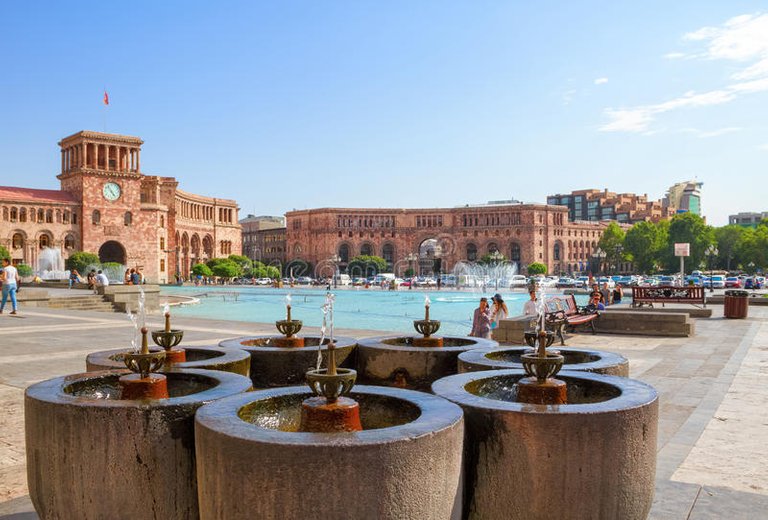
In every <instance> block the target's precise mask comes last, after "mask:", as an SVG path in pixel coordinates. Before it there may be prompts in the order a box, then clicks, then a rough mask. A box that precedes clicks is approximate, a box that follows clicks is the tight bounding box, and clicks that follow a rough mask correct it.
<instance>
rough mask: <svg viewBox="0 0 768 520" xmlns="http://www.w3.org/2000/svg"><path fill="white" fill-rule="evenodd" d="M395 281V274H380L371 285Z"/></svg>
mask: <svg viewBox="0 0 768 520" xmlns="http://www.w3.org/2000/svg"><path fill="white" fill-rule="evenodd" d="M394 279H395V273H379V274H377V275H376V276H374V277H373V281H372V282H371V285H381V284H382V283H384V282H387V283H389V282H391V281H392V280H394Z"/></svg>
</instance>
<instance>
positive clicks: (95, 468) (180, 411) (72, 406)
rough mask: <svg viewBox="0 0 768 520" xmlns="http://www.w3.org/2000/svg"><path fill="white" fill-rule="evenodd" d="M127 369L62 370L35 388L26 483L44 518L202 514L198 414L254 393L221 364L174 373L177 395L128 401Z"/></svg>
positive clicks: (29, 401) (28, 401) (28, 415)
mask: <svg viewBox="0 0 768 520" xmlns="http://www.w3.org/2000/svg"><path fill="white" fill-rule="evenodd" d="M128 373H130V372H128V370H110V371H102V372H86V373H83V374H75V375H70V376H65V377H57V378H54V379H49V380H48V381H43V382H42V383H37V384H35V385H32V386H30V387H29V388H27V391H26V394H25V400H24V419H25V435H26V446H27V483H28V485H29V495H30V498H31V499H32V503H33V504H34V506H35V510H36V511H37V513H38V515H40V518H42V519H44V520H45V519H60V518H94V519H95V518H105V519H106V518H135V519H157V518H192V519H194V518H197V517H198V507H197V477H196V471H195V438H194V416H195V412H196V411H197V409H198V408H199V407H200V406H202V405H203V404H205V403H208V402H211V401H213V400H216V399H220V398H222V397H228V396H231V395H234V394H239V393H242V392H246V391H247V390H248V389H249V388H250V387H251V380H250V379H248V378H247V377H245V376H241V375H239V374H232V373H229V372H220V371H215V370H193V369H181V370H178V371H174V372H169V373H166V374H165V375H166V377H167V378H168V392H169V394H170V398H168V399H158V400H153V401H148V400H142V401H128V400H121V399H119V395H120V386H119V384H118V378H119V377H120V376H121V375H125V374H128Z"/></svg>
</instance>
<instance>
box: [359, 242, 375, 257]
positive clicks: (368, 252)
mask: <svg viewBox="0 0 768 520" xmlns="http://www.w3.org/2000/svg"><path fill="white" fill-rule="evenodd" d="M360 254H361V255H363V256H373V246H372V245H371V244H369V243H368V242H366V243H365V244H363V245H362V246H360Z"/></svg>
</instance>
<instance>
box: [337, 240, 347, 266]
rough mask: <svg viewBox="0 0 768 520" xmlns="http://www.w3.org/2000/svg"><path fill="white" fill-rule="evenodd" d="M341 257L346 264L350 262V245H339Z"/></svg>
mask: <svg viewBox="0 0 768 520" xmlns="http://www.w3.org/2000/svg"><path fill="white" fill-rule="evenodd" d="M339 258H340V259H341V262H342V263H344V264H346V263H347V262H349V246H348V245H347V244H341V245H340V246H339Z"/></svg>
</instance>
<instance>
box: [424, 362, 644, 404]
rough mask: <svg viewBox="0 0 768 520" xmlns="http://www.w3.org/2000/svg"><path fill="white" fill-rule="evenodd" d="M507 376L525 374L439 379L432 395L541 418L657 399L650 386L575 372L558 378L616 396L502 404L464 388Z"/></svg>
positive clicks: (510, 372) (489, 373)
mask: <svg viewBox="0 0 768 520" xmlns="http://www.w3.org/2000/svg"><path fill="white" fill-rule="evenodd" d="M507 375H515V376H522V377H525V372H524V371H522V370H517V369H506V370H488V371H484V372H466V373H464V374H456V375H453V376H448V377H444V378H442V379H438V380H437V381H435V382H434V383H432V391H433V392H434V393H435V394H436V395H439V396H440V397H444V398H446V399H448V400H450V401H452V402H454V403H457V404H459V405H461V406H462V407H472V408H479V409H490V410H500V411H507V412H518V413H533V414H542V415H567V414H598V413H613V412H617V411H623V410H630V409H633V408H640V407H643V406H646V405H648V404H650V403H652V402H653V401H655V400H657V399H658V394H657V393H656V390H655V389H654V388H653V387H652V386H651V385H649V384H647V383H643V382H642V381H637V380H635V379H629V378H626V377H621V376H607V375H603V374H595V373H592V372H581V371H577V370H562V371H560V373H559V374H557V378H558V379H561V380H563V381H565V382H566V383H568V382H569V381H570V380H581V381H589V382H593V383H598V384H603V385H608V386H612V387H615V388H617V389H618V390H619V392H620V393H619V395H618V396H616V397H614V398H611V399H608V400H606V401H602V402H599V403H585V404H562V405H541V404H528V403H518V402H512V401H501V400H499V399H493V398H489V397H481V396H478V395H475V394H473V393H471V392H469V391H468V390H466V388H465V387H466V386H467V385H468V384H470V383H473V382H477V381H482V380H484V379H493V378H499V377H503V376H507Z"/></svg>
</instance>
